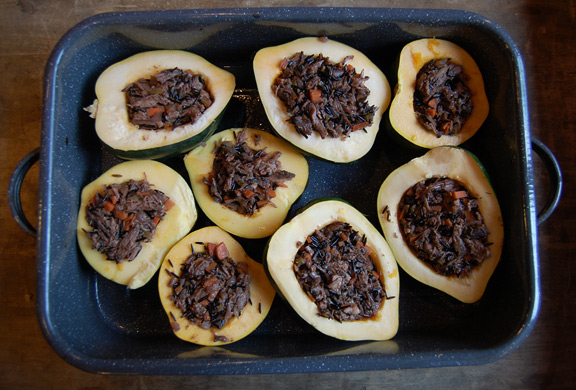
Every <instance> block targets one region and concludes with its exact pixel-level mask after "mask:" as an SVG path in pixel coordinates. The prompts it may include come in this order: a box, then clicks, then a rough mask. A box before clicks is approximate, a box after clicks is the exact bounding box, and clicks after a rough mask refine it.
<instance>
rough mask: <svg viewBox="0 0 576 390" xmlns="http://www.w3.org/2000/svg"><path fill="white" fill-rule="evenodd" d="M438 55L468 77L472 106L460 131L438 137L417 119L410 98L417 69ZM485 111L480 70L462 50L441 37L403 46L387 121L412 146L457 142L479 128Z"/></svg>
mask: <svg viewBox="0 0 576 390" xmlns="http://www.w3.org/2000/svg"><path fill="white" fill-rule="evenodd" d="M440 58H449V59H450V60H451V61H452V62H453V63H455V64H457V65H461V66H462V68H463V72H464V74H465V75H466V76H467V77H468V79H467V81H466V85H467V86H468V88H470V91H471V92H472V104H473V106H474V108H473V110H472V114H471V115H470V117H468V119H467V120H466V122H465V123H464V126H463V127H462V129H461V131H460V132H459V133H457V134H455V135H443V136H441V137H437V136H436V135H435V134H434V133H432V132H431V131H428V130H426V129H425V128H424V127H423V126H422V125H421V124H420V123H419V122H418V120H417V119H416V115H415V113H414V103H413V99H414V89H415V85H416V75H417V74H418V71H419V70H420V69H421V68H422V66H423V65H424V64H426V63H427V62H428V61H430V60H433V59H440ZM488 111H489V104H488V98H487V97H486V92H485V90H484V79H483V78H482V73H480V69H479V68H478V65H477V64H476V62H475V61H474V59H473V58H472V57H471V56H470V54H468V53H467V52H466V51H465V50H464V49H462V48H461V47H460V46H457V45H456V44H454V43H452V42H449V41H445V40H441V39H420V40H417V41H414V42H411V43H409V44H408V45H406V46H404V48H403V49H402V51H401V53H400V59H399V62H398V83H397V85H396V88H395V91H394V98H393V99H392V103H391V104H390V111H389V115H390V123H391V125H392V127H393V128H394V130H396V132H397V133H398V134H400V135H401V136H402V137H404V138H405V139H406V140H408V141H409V142H411V143H413V144H414V145H417V146H420V147H423V148H428V149H430V148H433V147H436V146H442V145H460V144H461V143H463V142H465V141H466V140H468V139H469V138H470V137H472V136H473V135H474V134H475V133H476V131H478V129H479V128H480V126H482V124H483V123H484V121H485V120H486V117H487V116H488Z"/></svg>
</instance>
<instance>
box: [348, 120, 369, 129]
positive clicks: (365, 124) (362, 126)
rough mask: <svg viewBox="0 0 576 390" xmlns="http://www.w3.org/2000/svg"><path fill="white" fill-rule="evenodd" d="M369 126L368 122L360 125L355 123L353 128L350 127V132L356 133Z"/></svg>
mask: <svg viewBox="0 0 576 390" xmlns="http://www.w3.org/2000/svg"><path fill="white" fill-rule="evenodd" d="M368 126H370V122H360V123H356V124H355V125H354V126H352V131H356V130H362V129H363V128H365V127H368Z"/></svg>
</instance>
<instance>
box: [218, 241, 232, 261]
mask: <svg viewBox="0 0 576 390" xmlns="http://www.w3.org/2000/svg"><path fill="white" fill-rule="evenodd" d="M228 256H230V253H229V252H228V248H226V244H224V243H223V242H221V243H220V244H218V245H217V246H216V258H217V259H218V260H224V259H225V258H227V257H228Z"/></svg>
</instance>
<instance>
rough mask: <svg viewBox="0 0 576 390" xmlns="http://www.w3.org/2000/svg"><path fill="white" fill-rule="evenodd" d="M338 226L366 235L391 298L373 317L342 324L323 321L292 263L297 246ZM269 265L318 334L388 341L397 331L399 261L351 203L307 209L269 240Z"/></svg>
mask: <svg viewBox="0 0 576 390" xmlns="http://www.w3.org/2000/svg"><path fill="white" fill-rule="evenodd" d="M336 221H341V222H347V223H349V224H350V225H351V227H352V228H353V229H354V230H356V231H357V232H358V233H359V234H363V235H365V236H366V239H367V241H366V245H368V246H370V247H371V248H372V249H373V253H372V255H371V259H372V262H373V263H374V265H375V266H376V269H377V272H378V274H379V275H380V280H381V281H382V283H383V285H384V288H385V290H386V295H387V296H388V297H389V299H385V300H383V301H382V305H381V307H380V309H379V311H378V312H377V314H376V315H374V316H373V317H370V318H366V319H362V320H357V321H342V322H338V321H336V320H334V319H331V318H326V317H321V316H320V315H318V307H317V306H316V303H314V302H313V300H312V299H311V298H310V297H309V296H308V295H307V294H306V293H305V292H304V290H303V289H302V287H301V286H300V284H299V282H298V279H297V278H296V275H295V273H294V269H293V266H294V259H295V257H296V254H297V252H298V249H299V246H300V245H302V243H303V242H305V241H306V238H307V237H308V236H309V235H311V234H312V233H314V231H315V230H316V229H322V228H323V227H325V226H327V225H329V224H330V223H332V222H336ZM265 262H266V263H265V264H266V267H267V271H268V273H269V274H270V276H271V278H272V280H273V282H274V284H275V286H276V288H277V289H278V291H279V292H280V293H281V294H282V296H283V297H284V299H285V300H286V301H287V302H288V303H289V304H290V306H292V308H293V309H294V310H295V311H296V312H297V313H298V315H300V317H302V318H303V319H304V320H305V321H306V322H308V323H309V324H310V325H312V326H313V327H314V328H316V329H317V330H318V331H320V332H322V333H324V334H326V335H328V336H332V337H335V338H338V339H342V340H388V339H390V338H392V337H394V335H395V334H396V332H397V331H398V302H399V294H400V277H399V275H398V268H397V266H396V261H395V260H394V256H393V254H392V252H391V250H390V248H389V247H388V244H387V243H386V241H385V240H384V237H382V235H381V234H380V233H379V232H378V230H376V228H374V226H373V225H372V224H371V223H370V221H368V219H367V218H366V217H365V216H364V215H363V214H362V213H360V212H359V211H358V210H356V209H355V208H354V207H352V206H351V205H350V204H348V203H346V202H344V201H342V200H339V199H327V200H320V201H318V202H316V203H313V204H312V205H311V206H309V207H307V208H306V209H305V210H304V211H302V212H301V213H300V214H298V215H296V216H295V217H294V218H292V219H291V220H290V222H288V223H286V224H285V225H283V226H282V227H281V228H280V229H278V230H277V231H276V233H274V235H273V236H272V237H271V238H270V241H269V243H268V247H267V250H266V259H265Z"/></svg>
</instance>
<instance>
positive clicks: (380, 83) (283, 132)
mask: <svg viewBox="0 0 576 390" xmlns="http://www.w3.org/2000/svg"><path fill="white" fill-rule="evenodd" d="M301 51H302V52H304V55H319V54H322V55H323V56H324V57H329V59H330V61H332V62H334V63H338V62H341V61H342V60H344V58H346V57H347V56H353V58H352V59H351V60H349V61H347V62H346V63H347V64H350V65H352V66H353V67H354V68H355V69H356V72H357V73H360V72H364V75H365V76H368V80H367V81H366V83H365V85H366V86H367V87H368V89H369V90H370V95H369V96H368V104H369V105H374V106H376V107H378V109H377V111H376V112H375V114H374V118H373V123H372V125H371V126H369V127H366V131H362V130H359V131H354V132H352V133H351V134H350V136H349V137H347V138H345V139H339V138H330V137H326V138H325V139H322V138H321V137H320V136H319V135H318V134H317V133H316V132H314V133H312V135H310V136H309V137H308V138H304V137H303V136H302V135H301V134H299V133H298V132H297V131H296V129H295V128H294V125H292V124H291V123H290V122H289V121H288V119H289V115H288V113H287V112H286V109H285V108H284V103H282V101H281V100H280V99H279V98H278V97H277V96H276V94H275V93H274V92H273V90H272V85H273V83H274V80H275V79H276V77H277V76H278V75H279V74H280V71H281V69H280V63H281V62H282V60H283V59H284V58H289V57H291V56H292V55H294V54H295V53H299V52H301ZM254 74H255V76H256V84H257V86H258V92H259V94H260V99H261V100H262V104H263V105H264V109H265V111H266V115H267V116H268V119H269V121H270V123H271V124H272V126H273V127H274V130H275V131H276V132H277V133H278V135H280V136H281V137H282V138H284V139H286V140H287V141H288V142H290V143H292V144H293V145H294V146H296V147H297V148H299V149H301V150H303V151H304V152H306V153H309V154H311V155H314V156H317V157H320V158H322V159H325V160H329V161H333V162H339V163H347V162H351V161H354V160H357V159H359V158H361V157H362V156H364V155H365V154H366V153H368V151H369V150H370V149H371V148H372V145H373V144H374V140H375V138H376V134H377V133H378V130H379V126H380V120H381V118H382V115H383V114H384V112H385V111H386V109H387V108H388V105H389V104H390V95H391V93H390V84H389V83H388V79H387V78H386V76H385V75H384V74H383V73H382V72H381V71H380V69H379V68H378V67H377V66H376V65H375V64H374V63H373V62H372V61H371V60H370V59H368V57H366V56H365V55H364V54H363V53H361V52H360V51H358V50H356V49H354V48H352V47H350V46H348V45H345V44H343V43H340V42H336V41H333V40H330V39H324V38H314V37H307V38H300V39H297V40H295V41H292V42H288V43H285V44H283V45H279V46H273V47H266V48H264V49H261V50H260V51H258V53H256V56H255V57H254Z"/></svg>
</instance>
